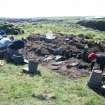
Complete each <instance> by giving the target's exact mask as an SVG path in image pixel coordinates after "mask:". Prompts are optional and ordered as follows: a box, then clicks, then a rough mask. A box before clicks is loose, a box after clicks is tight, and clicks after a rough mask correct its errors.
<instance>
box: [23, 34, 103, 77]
mask: <svg viewBox="0 0 105 105" xmlns="http://www.w3.org/2000/svg"><path fill="white" fill-rule="evenodd" d="M54 35H55V36H56V38H55V39H47V38H46V36H45V35H40V34H35V35H30V36H29V37H27V38H26V39H25V40H24V41H25V43H26V46H25V48H24V56H25V57H26V58H27V59H28V60H29V59H34V60H38V61H39V63H40V64H42V65H43V66H46V67H47V68H49V69H51V70H53V71H56V72H58V73H60V74H62V75H66V76H69V77H70V78H80V77H84V76H88V75H89V69H90V63H89V62H88V61H87V60H86V61H84V60H82V52H83V50H84V47H85V46H87V45H88V52H89V51H94V52H103V51H104V49H105V42H102V41H101V42H99V41H97V42H94V41H88V40H87V39H85V38H84V37H83V36H82V37H79V36H75V35H69V36H67V35H63V34H61V33H55V34H54Z"/></svg>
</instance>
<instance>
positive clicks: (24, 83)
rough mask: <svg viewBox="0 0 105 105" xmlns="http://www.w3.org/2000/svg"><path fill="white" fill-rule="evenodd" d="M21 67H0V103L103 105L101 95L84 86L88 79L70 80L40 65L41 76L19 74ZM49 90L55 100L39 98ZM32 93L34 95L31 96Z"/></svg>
mask: <svg viewBox="0 0 105 105" xmlns="http://www.w3.org/2000/svg"><path fill="white" fill-rule="evenodd" d="M22 68H23V66H15V65H13V64H5V65H4V66H0V105H105V98H103V97H102V96H99V95H98V94H97V93H95V92H94V91H92V90H91V89H89V88H88V86H87V85H86V84H87V81H88V78H80V79H78V80H72V79H70V78H68V77H64V76H61V75H59V74H57V73H55V72H53V71H51V70H48V69H46V68H44V67H42V66H41V65H40V66H39V67H38V70H39V71H40V72H41V76H39V75H35V76H34V77H33V76H30V75H27V74H22V73H21V72H22ZM46 90H47V91H49V92H51V93H53V94H54V95H55V96H56V99H51V100H44V99H41V98H39V96H40V95H42V94H43V93H44V91H46ZM32 94H35V96H36V97H32Z"/></svg>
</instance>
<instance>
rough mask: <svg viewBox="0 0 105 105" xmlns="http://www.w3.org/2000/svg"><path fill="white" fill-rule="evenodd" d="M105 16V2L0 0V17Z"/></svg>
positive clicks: (94, 0) (90, 0) (99, 0)
mask: <svg viewBox="0 0 105 105" xmlns="http://www.w3.org/2000/svg"><path fill="white" fill-rule="evenodd" d="M51 16H105V0H0V17H17V18H19V17H20V18H24V17H51Z"/></svg>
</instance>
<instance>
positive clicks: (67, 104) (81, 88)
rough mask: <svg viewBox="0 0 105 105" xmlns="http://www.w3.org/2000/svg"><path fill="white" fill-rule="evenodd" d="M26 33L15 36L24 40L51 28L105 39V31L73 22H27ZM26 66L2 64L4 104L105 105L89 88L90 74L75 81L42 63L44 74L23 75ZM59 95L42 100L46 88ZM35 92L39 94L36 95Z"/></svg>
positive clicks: (0, 102)
mask: <svg viewBox="0 0 105 105" xmlns="http://www.w3.org/2000/svg"><path fill="white" fill-rule="evenodd" d="M20 27H21V28H23V29H24V31H25V33H24V34H22V35H17V36H15V37H16V38H18V39H20V38H22V37H27V36H28V35H30V34H32V33H41V34H45V33H46V32H48V31H53V32H61V33H64V34H67V35H69V34H75V35H79V34H83V35H86V36H90V37H91V38H92V40H96V39H102V40H103V39H105V32H104V31H103V32H101V31H98V30H93V29H89V28H84V27H82V26H79V25H76V24H75V23H71V22H70V23H69V24H43V23H41V24H37V25H32V24H24V25H21V26H20ZM23 67H24V66H15V65H13V64H7V63H5V65H3V66H0V105H105V98H104V97H102V96H100V95H98V94H97V93H95V92H94V91H92V90H91V89H89V88H88V87H87V85H86V84H87V81H88V79H89V78H88V77H86V78H80V79H78V80H73V79H70V78H68V77H65V76H61V75H59V74H57V73H55V72H53V71H51V70H49V69H47V68H45V67H43V66H41V65H39V67H38V69H39V71H40V72H41V76H39V75H35V76H34V77H33V76H30V75H26V74H22V73H21V72H22V68H23ZM46 90H47V91H50V92H52V93H54V94H55V96H56V99H52V100H42V99H41V98H39V95H42V94H43V93H44V91H46ZM32 94H35V96H36V97H32Z"/></svg>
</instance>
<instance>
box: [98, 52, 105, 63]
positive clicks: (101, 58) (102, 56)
mask: <svg viewBox="0 0 105 105" xmlns="http://www.w3.org/2000/svg"><path fill="white" fill-rule="evenodd" d="M96 62H97V63H98V64H100V65H105V53H103V52H102V53H97V54H96Z"/></svg>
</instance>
